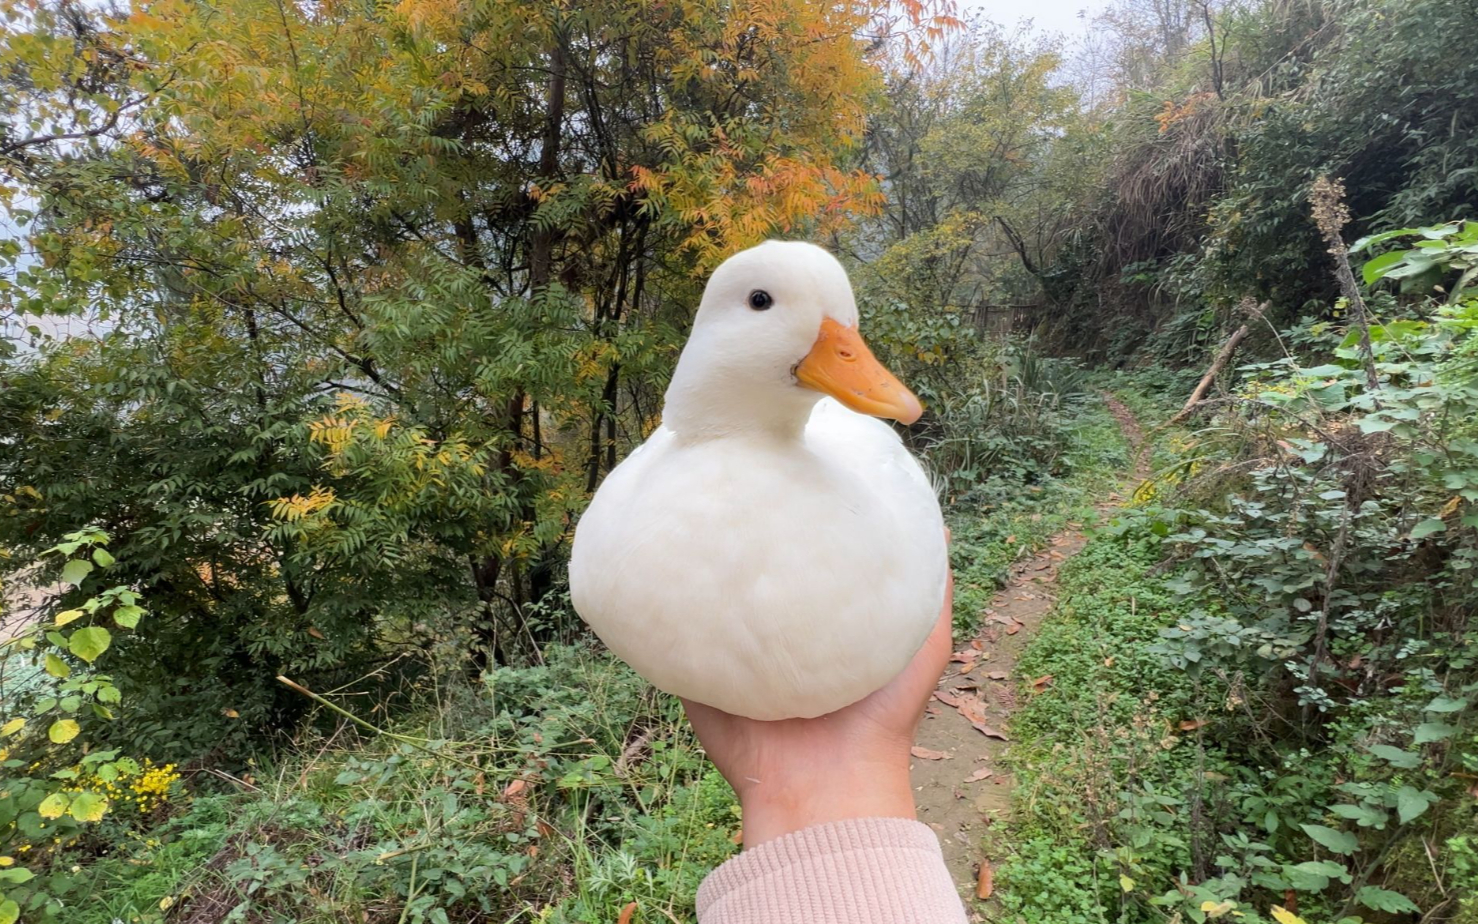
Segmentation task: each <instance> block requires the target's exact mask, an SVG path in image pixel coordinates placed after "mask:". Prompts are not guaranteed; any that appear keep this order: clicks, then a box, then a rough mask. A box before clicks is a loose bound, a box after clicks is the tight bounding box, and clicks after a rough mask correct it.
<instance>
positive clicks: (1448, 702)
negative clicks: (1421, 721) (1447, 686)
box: [1426, 696, 1468, 712]
mask: <svg viewBox="0 0 1478 924" xmlns="http://www.w3.org/2000/svg"><path fill="white" fill-rule="evenodd" d="M1466 708H1468V701H1467V700H1465V699H1453V698H1451V697H1448V696H1439V697H1437V698H1436V699H1434V700H1432V701H1431V702H1430V703H1427V705H1426V711H1427V712H1462V711H1463V710H1464V709H1466Z"/></svg>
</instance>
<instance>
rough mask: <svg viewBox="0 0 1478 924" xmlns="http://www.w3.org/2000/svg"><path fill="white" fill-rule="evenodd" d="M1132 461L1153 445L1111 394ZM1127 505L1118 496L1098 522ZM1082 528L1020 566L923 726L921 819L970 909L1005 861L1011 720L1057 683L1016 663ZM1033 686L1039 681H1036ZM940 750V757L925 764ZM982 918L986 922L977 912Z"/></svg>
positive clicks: (918, 772)
mask: <svg viewBox="0 0 1478 924" xmlns="http://www.w3.org/2000/svg"><path fill="white" fill-rule="evenodd" d="M1104 401H1105V402H1106V403H1107V404H1108V407H1109V411H1110V412H1111V413H1112V414H1113V415H1114V417H1115V418H1116V419H1117V420H1118V422H1119V426H1120V428H1121V429H1122V430H1123V433H1124V437H1125V439H1126V440H1127V441H1128V442H1129V446H1130V452H1131V453H1132V454H1133V458H1134V474H1133V476H1132V477H1133V479H1134V483H1138V482H1139V481H1142V480H1143V479H1144V478H1145V477H1146V476H1147V474H1148V468H1149V465H1148V447H1147V446H1145V445H1144V436H1143V431H1142V429H1141V428H1140V425H1139V422H1138V421H1137V420H1136V419H1135V418H1134V415H1133V413H1132V412H1130V410H1129V409H1128V408H1127V407H1125V406H1124V404H1123V403H1122V402H1120V401H1119V400H1118V399H1116V398H1114V397H1113V396H1112V395H1107V394H1105V395H1104ZM1120 502H1121V496H1120V494H1117V493H1116V494H1110V495H1109V496H1108V497H1107V498H1106V499H1105V501H1104V503H1102V504H1100V505H1098V511H1099V515H1100V516H1104V515H1106V514H1107V513H1108V512H1109V511H1111V510H1112V509H1114V508H1115V507H1117V506H1118V505H1119V503H1120ZM1085 542H1086V537H1085V536H1084V534H1083V529H1082V524H1077V523H1070V524H1068V529H1067V530H1065V531H1064V532H1061V533H1059V534H1058V535H1056V536H1054V537H1052V539H1051V540H1050V541H1049V542H1048V544H1047V546H1046V547H1045V548H1043V549H1042V550H1040V551H1039V552H1037V553H1036V554H1035V555H1033V556H1031V557H1030V558H1026V559H1024V560H1022V561H1019V562H1017V563H1016V564H1015V565H1014V566H1012V568H1011V575H1010V578H1009V580H1008V582H1007V584H1006V586H1005V587H1003V588H1002V589H1001V590H1000V592H999V593H997V594H996V596H995V598H994V599H993V600H992V601H991V603H990V605H989V606H988V607H987V608H986V610H985V611H984V612H983V613H982V614H981V623H982V628H981V630H980V633H979V634H978V635H977V636H976V637H975V638H974V639H971V640H970V641H968V642H967V643H965V644H963V645H957V646H956V647H957V649H958V650H957V651H956V653H955V660H954V661H952V662H951V663H950V665H949V669H948V670H946V671H945V673H944V677H943V678H941V680H940V681H939V689H938V691H937V692H936V693H935V694H934V696H935V699H934V701H932V702H931V703H930V704H929V711H928V713H927V714H926V715H925V716H924V722H923V725H922V726H921V727H920V728H919V734H918V748H919V749H921V750H920V751H916V752H915V759H914V762H913V773H912V780H913V786H914V798H915V800H916V802H917V804H918V811H919V818H920V820H922V821H924V822H925V823H927V824H928V825H929V826H930V827H932V828H933V829H934V830H935V831H936V832H937V833H938V834H939V840H940V843H941V845H942V846H943V848H944V859H945V862H946V864H948V866H949V869H950V873H951V874H952V875H953V876H954V880H955V884H956V885H957V886H958V887H959V890H960V894H961V895H963V896H966V897H967V905H966V906H967V907H977V906H974V905H972V904H971V901H973V899H974V897H975V893H976V889H977V885H978V882H979V878H978V877H979V874H980V868H981V864H982V862H991V863H992V864H996V863H999V862H1000V861H1002V860H1004V859H1005V856H1004V853H1003V851H1002V850H1001V849H1000V838H999V833H1000V832H1001V831H1002V830H1003V829H1004V823H1005V821H1006V816H1007V814H1008V812H1009V811H1010V804H1011V793H1012V790H1013V788H1014V784H1015V780H1014V779H1013V778H1012V775H1011V774H1010V773H1009V772H1008V771H1007V769H1006V767H1005V765H1004V762H1003V757H1004V756H1005V754H1006V752H1007V749H1008V748H1009V747H1010V741H1009V738H1010V734H1011V731H1010V721H1011V715H1012V713H1014V712H1015V711H1016V709H1017V707H1018V706H1019V704H1020V703H1022V702H1024V701H1025V700H1026V699H1027V698H1029V697H1031V696H1033V695H1035V693H1036V692H1038V690H1039V689H1044V688H1045V686H1046V685H1047V684H1050V683H1051V680H1050V678H1046V679H1043V678H1035V677H1023V676H1020V675H1019V674H1018V672H1017V670H1016V663H1017V661H1018V660H1019V659H1020V657H1021V653H1022V652H1023V651H1024V650H1025V649H1026V646H1027V644H1028V643H1029V642H1030V641H1031V640H1032V638H1033V637H1034V636H1035V635H1036V634H1037V630H1038V629H1039V628H1040V627H1041V624H1042V620H1043V619H1044V618H1045V617H1046V615H1047V613H1048V612H1050V611H1051V609H1052V605H1053V603H1055V602H1056V586H1057V572H1058V568H1059V567H1061V565H1062V563H1063V562H1064V561H1066V560H1067V559H1069V558H1071V557H1072V556H1073V555H1076V554H1077V553H1078V551H1079V550H1081V549H1082V548H1083V545H1084V543H1085ZM1034 682H1035V683H1034ZM939 752H942V753H943V754H945V755H946V756H945V757H944V758H942V759H927V757H920V756H918V754H920V753H924V754H927V755H929V756H932V755H933V754H935V753H939ZM972 917H973V918H974V919H976V920H984V918H982V917H980V915H978V914H976V915H972Z"/></svg>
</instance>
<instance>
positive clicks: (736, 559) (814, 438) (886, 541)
mask: <svg viewBox="0 0 1478 924" xmlns="http://www.w3.org/2000/svg"><path fill="white" fill-rule="evenodd" d="M827 395H830V396H831V397H830V398H827V397H825V396H827ZM832 399H835V400H832ZM921 413H923V408H922V406H921V405H920V404H919V400H918V398H916V397H914V395H913V393H912V392H910V391H909V390H908V389H907V388H905V387H904V386H903V385H902V383H900V382H899V381H898V380H897V379H896V378H894V377H893V375H892V374H891V373H890V372H888V370H887V369H885V368H883V366H882V365H881V364H880V363H879V362H878V361H877V359H875V358H874V357H873V355H872V352H871V351H870V350H869V349H868V348H867V345H866V343H864V342H863V340H862V338H861V337H860V336H858V333H857V305H856V303H855V301H854V300H853V297H852V287H851V284H850V283H849V282H848V280H847V274H846V271H845V270H844V269H843V268H842V266H841V264H840V263H838V262H837V261H836V259H835V258H833V257H832V256H831V255H830V254H828V253H827V252H826V251H824V250H822V249H821V248H819V247H815V246H812V245H810V244H802V243H794V242H782V241H770V242H768V243H765V244H761V245H760V246H758V247H754V248H751V249H750V250H746V251H744V252H742V253H739V254H737V255H735V256H733V257H731V258H730V259H729V260H727V261H725V262H724V263H723V265H721V266H720V267H719V268H718V269H717V270H715V271H714V273H713V276H712V278H711V279H710V280H709V282H708V287H707V288H706V289H705V290H704V293H703V301H702V304H701V305H700V306H699V308H698V315H697V317H696V319H695V320H694V322H693V332H692V334H691V336H690V337H689V338H688V342H687V346H686V347H684V349H683V352H682V356H681V357H680V359H679V361H678V365H677V370H676V372H675V373H674V374H673V378H672V385H671V386H670V387H669V388H668V390H667V397H666V406H665V408H664V411H663V421H662V426H661V427H660V428H659V429H658V430H657V431H656V432H655V433H653V434H652V436H651V438H649V439H648V440H647V441H646V443H644V444H643V445H642V446H641V447H640V448H638V449H637V450H636V451H635V452H633V453H632V454H631V455H630V456H629V457H628V458H627V459H626V460H625V461H624V462H622V463H621V464H620V465H619V466H617V468H616V469H615V470H614V471H612V472H611V473H610V475H609V476H608V477H607V478H606V479H605V482H604V483H603V484H602V485H601V487H600V490H599V491H598V492H597V493H596V495H595V498H594V500H593V501H592V502H591V504H590V508H589V509H588V510H587V511H586V512H585V515H584V516H583V517H582V518H581V520H580V523H579V527H578V528H577V529H576V532H575V542H574V549H573V552H572V555H571V559H570V590H571V593H572V596H573V599H574V604H575V609H576V610H577V611H578V612H579V613H580V615H581V617H583V618H584V619H585V621H586V622H587V623H589V624H590V626H591V628H592V629H594V630H595V632H596V634H597V635H599V636H600V638H601V639H602V640H603V641H604V642H605V643H606V645H608V646H609V647H610V649H611V650H612V651H613V652H615V653H616V655H618V656H619V657H621V658H622V659H623V660H625V661H626V662H627V663H629V664H630V665H631V666H632V667H634V668H635V669H636V670H637V672H638V673H640V674H641V675H642V676H644V677H646V678H647V679H648V680H650V681H651V682H652V683H653V684H655V685H656V686H657V687H659V688H661V689H663V690H665V691H667V692H669V693H673V694H676V695H678V696H683V697H687V698H689V699H693V700H697V701H698V702H701V703H706V704H708V705H710V706H714V707H717V708H719V709H722V710H724V711H726V712H730V713H734V714H736V715H743V716H748V717H749V718H754V719H782V718H794V717H804V718H810V717H814V716H818V715H823V714H825V713H828V712H832V711H834V710H836V709H840V708H841V707H843V706H846V705H848V704H849V703H853V702H856V701H857V700H859V699H861V698H862V697H864V696H866V695H867V694H869V693H871V692H873V691H874V690H877V689H878V688H880V687H882V686H884V685H885V684H886V683H887V682H888V681H889V680H891V679H892V678H893V677H894V676H896V675H897V674H898V673H899V672H900V671H902V669H903V668H904V667H905V666H906V665H907V664H908V662H909V661H910V660H911V659H912V657H913V655H914V654H915V653H916V652H917V651H918V649H919V648H920V647H921V646H922V645H923V643H924V640H925V639H926V638H927V637H928V635H929V633H930V630H931V629H932V627H933V625H934V622H935V619H936V618H937V616H938V614H939V608H940V606H941V604H942V602H943V597H944V587H945V580H946V559H945V536H944V522H943V518H942V517H941V515H940V511H939V503H938V501H937V499H936V498H935V495H934V490H933V488H932V487H931V485H930V483H929V480H928V478H927V477H926V476H925V475H924V472H923V470H922V469H921V468H920V466H919V463H918V462H917V461H916V460H915V459H914V458H913V457H912V456H911V455H910V454H909V453H908V451H907V450H906V449H905V448H904V447H903V444H902V442H901V441H900V440H899V438H898V436H897V434H895V433H894V432H893V430H892V428H891V427H889V426H888V425H887V424H885V423H883V422H882V421H880V420H875V419H873V417H872V416H866V415H875V416H878V417H892V418H896V419H898V420H900V421H903V422H904V423H912V422H913V421H915V420H917V419H918V417H919V415H920V414H921Z"/></svg>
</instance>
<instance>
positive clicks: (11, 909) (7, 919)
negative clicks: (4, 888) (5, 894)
mask: <svg viewBox="0 0 1478 924" xmlns="http://www.w3.org/2000/svg"><path fill="white" fill-rule="evenodd" d="M20 919H21V906H20V905H17V904H16V903H15V902H13V901H11V900H10V899H8V898H7V899H6V900H5V901H3V902H0V924H15V922H16V921H19V920H20Z"/></svg>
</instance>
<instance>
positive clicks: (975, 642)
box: [970, 638, 985, 651]
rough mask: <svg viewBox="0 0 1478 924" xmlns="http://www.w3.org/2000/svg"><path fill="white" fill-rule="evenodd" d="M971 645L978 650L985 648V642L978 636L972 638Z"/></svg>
mask: <svg viewBox="0 0 1478 924" xmlns="http://www.w3.org/2000/svg"><path fill="white" fill-rule="evenodd" d="M970 647H971V648H974V649H975V650H976V651H984V650H985V642H982V641H981V640H980V639H978V638H977V639H971V640H970Z"/></svg>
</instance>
